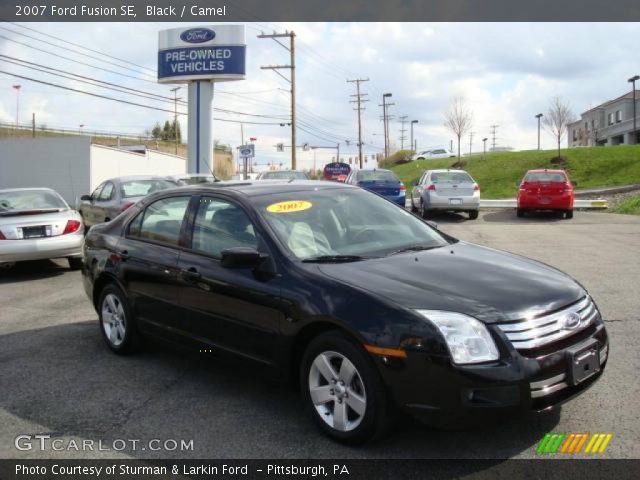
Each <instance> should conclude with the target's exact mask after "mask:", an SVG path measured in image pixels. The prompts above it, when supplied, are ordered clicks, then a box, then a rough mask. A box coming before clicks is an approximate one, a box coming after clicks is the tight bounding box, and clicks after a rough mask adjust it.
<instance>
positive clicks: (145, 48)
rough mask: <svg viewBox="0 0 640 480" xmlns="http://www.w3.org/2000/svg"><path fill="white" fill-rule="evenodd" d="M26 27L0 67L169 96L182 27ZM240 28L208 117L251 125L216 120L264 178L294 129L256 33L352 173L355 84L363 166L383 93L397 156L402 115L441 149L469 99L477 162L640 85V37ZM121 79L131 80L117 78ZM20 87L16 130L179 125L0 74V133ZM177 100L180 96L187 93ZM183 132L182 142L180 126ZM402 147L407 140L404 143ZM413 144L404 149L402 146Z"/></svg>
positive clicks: (467, 29) (309, 118) (526, 145)
mask: <svg viewBox="0 0 640 480" xmlns="http://www.w3.org/2000/svg"><path fill="white" fill-rule="evenodd" d="M22 25H23V27H28V28H29V29H33V30H28V29H25V28H23V27H21V26H19V25H14V24H10V23H0V55H5V56H9V57H13V58H19V59H22V60H27V61H30V62H34V63H38V64H42V65H46V66H50V67H55V68H58V69H60V70H65V71H69V72H73V73H75V74H80V75H84V76H86V77H91V78H96V79H100V80H103V81H107V82H112V83H114V84H117V85H123V86H126V87H129V88H132V89H137V90H140V91H143V92H150V93H153V94H158V95H162V96H167V97H168V96H170V95H171V93H170V91H169V90H170V88H171V87H172V85H160V84H158V83H157V82H156V80H155V73H154V72H155V69H156V62H157V48H158V45H157V43H158V31H159V30H162V29H165V28H173V27H178V26H186V25H189V24H171V23H163V24H161V23H135V24H133V23H131V24H127V23H73V24H70V23H30V24H22ZM245 26H246V38H247V75H246V79H245V80H240V81H234V82H224V83H219V84H217V85H216V87H215V96H214V107H215V108H221V109H226V110H234V111H236V112H242V113H245V114H250V115H240V114H237V113H222V112H215V116H216V117H219V118H224V119H226V120H231V121H232V122H231V121H227V122H223V121H214V123H213V130H214V132H213V136H214V138H215V139H218V140H219V141H220V142H221V143H223V144H228V145H231V146H232V147H233V148H234V149H235V147H236V146H238V145H240V143H241V128H240V123H237V122H241V121H244V122H246V123H245V124H244V136H245V139H246V138H249V137H255V138H257V140H256V142H255V145H256V161H257V163H258V164H267V163H269V162H274V163H280V162H282V163H283V164H284V165H288V164H289V161H290V153H289V152H287V151H285V152H284V153H278V152H277V151H276V146H275V145H276V144H277V143H284V144H286V145H289V144H290V129H289V128H288V127H281V126H280V125H279V123H280V122H287V121H288V115H289V108H290V107H289V105H290V104H289V93H288V89H289V84H288V83H287V82H286V81H285V80H284V79H282V78H280V77H279V76H278V75H277V74H275V73H274V72H273V71H270V70H262V69H261V68H260V67H261V66H263V65H274V64H286V63H288V60H289V57H288V55H289V54H288V52H287V51H286V50H285V49H284V48H282V47H281V46H280V45H278V44H277V43H276V42H274V41H273V40H271V39H258V38H257V35H258V34H260V33H261V32H265V33H272V32H273V31H277V32H281V31H284V30H293V31H295V33H296V65H297V68H296V75H297V77H296V78H297V104H298V109H297V113H298V118H299V121H300V124H299V126H300V128H299V129H298V144H304V143H308V144H310V145H312V146H319V147H335V145H336V143H338V142H340V144H341V145H340V151H341V156H342V158H343V159H347V160H348V158H349V157H355V155H356V151H357V149H356V146H355V144H356V142H357V115H356V112H355V111H354V110H353V107H354V105H353V104H352V103H349V101H350V100H352V99H353V97H350V95H352V94H354V93H355V85H354V84H353V83H348V82H347V79H354V78H368V79H369V81H368V82H364V83H362V91H363V92H365V93H367V94H368V96H367V97H365V98H366V99H368V100H369V101H368V102H366V103H365V104H364V106H365V107H366V110H365V111H364V112H363V132H364V133H363V142H364V143H365V147H364V153H365V155H367V156H370V155H373V154H376V153H381V152H382V149H383V145H384V140H383V136H382V133H383V126H382V121H381V115H382V108H381V107H380V106H379V105H380V104H381V100H382V94H383V93H386V92H389V93H392V95H393V96H392V99H391V101H392V102H393V103H394V104H395V105H393V106H392V107H390V114H391V115H393V118H392V120H391V121H390V136H391V144H392V148H399V147H400V146H401V145H400V139H399V137H400V128H401V125H400V123H399V118H400V117H401V116H405V115H406V116H407V119H408V120H418V123H417V124H415V127H414V135H415V138H416V140H417V143H418V149H426V148H431V147H442V146H448V145H449V142H450V140H451V139H453V138H454V136H453V134H452V133H451V132H450V131H448V130H447V129H446V127H445V126H444V113H445V111H446V110H447V109H448V107H449V106H450V104H451V102H452V101H453V99H454V98H455V97H463V98H464V99H465V102H466V104H467V105H468V107H469V109H470V110H471V111H472V112H473V118H474V120H473V128H472V131H473V133H474V135H473V143H472V145H471V146H472V149H473V151H474V152H478V151H482V138H485V137H489V139H490V140H489V141H488V142H487V144H488V145H487V146H488V147H489V146H490V143H491V141H492V140H491V125H498V127H497V135H496V137H497V139H496V145H497V146H498V147H511V148H514V149H517V150H526V149H532V148H536V146H537V123H536V122H537V121H536V119H535V118H534V116H535V114H537V113H544V112H546V110H547V108H548V105H549V102H550V100H551V98H552V97H554V96H560V97H561V98H563V99H564V100H566V101H567V102H568V103H569V105H570V106H571V109H572V111H573V112H574V114H575V116H576V118H577V117H578V116H579V114H580V113H581V112H584V111H586V110H588V109H589V108H591V107H593V106H596V105H598V104H600V103H602V102H604V101H606V100H609V99H612V98H615V97H617V96H620V95H622V94H624V93H626V92H627V91H629V90H630V86H629V84H628V82H627V79H628V78H629V77H631V76H633V75H635V74H639V73H640V64H639V63H640V62H638V58H639V57H638V56H637V54H634V53H633V52H634V51H635V50H634V45H635V46H637V39H638V35H639V34H640V24H637V23H615V24H613V23H611V24H605V23H280V24H274V23H269V22H250V23H245ZM34 30H35V31H34ZM43 34H48V35H52V36H54V37H58V38H60V39H63V40H66V41H68V42H73V43H75V44H77V45H82V46H85V47H87V48H91V49H93V50H95V51H97V52H100V53H95V52H90V51H88V50H84V49H82V48H80V47H77V46H72V45H70V44H66V43H63V42H60V41H59V40H56V39H54V38H51V37H47V36H44V35H43ZM25 35H28V36H29V37H33V38H29V37H27V36H25ZM8 39H10V40H8ZM36 39H40V40H44V41H45V42H49V43H44V42H41V41H38V40H36ZM16 42H20V43H16ZM31 47H35V48H31ZM61 47H64V48H68V49H71V50H73V51H69V50H65V49H64V48H61ZM36 48H37V49H40V50H36ZM42 50H45V51H46V52H45V51H42ZM81 54H84V55H81ZM103 54H107V55H109V56H105V55H103ZM87 55H88V56H87ZM61 56H63V57H68V58H69V59H64V58H61ZM90 57H94V58H90ZM112 57H115V58H116V59H117V60H116V59H114V58H112ZM634 59H635V60H634ZM122 60H126V61H127V62H131V63H126V64H125V63H123V62H122ZM78 62H84V63H86V64H90V65H83V64H80V63H78ZM109 62H110V63H109ZM132 64H135V65H136V66H133V65H132ZM122 65H124V66H126V67H128V68H130V69H132V70H129V69H124V68H121V66H122ZM95 67H100V68H101V69H98V68H95ZM106 70H108V71H106ZM0 71H3V72H11V73H16V74H19V75H23V76H27V77H31V78H36V79H38V80H43V81H48V82H50V83H55V84H59V85H64V86H68V87H72V88H76V89H80V90H85V91H91V92H94V93H99V94H102V95H106V96H111V97H116V98H119V99H123V100H128V101H132V102H136V103H143V104H145V105H149V106H155V107H158V108H161V109H168V110H171V111H172V110H173V102H170V101H156V100H150V99H148V98H140V97H135V96H130V95H127V94H124V93H120V92H114V91H110V90H105V89H102V88H99V87H97V86H89V85H86V84H83V83H80V82H78V81H76V80H72V79H66V78H59V77H56V76H52V75H49V74H46V73H43V72H40V71H35V70H32V69H29V68H25V67H23V66H18V65H15V64H12V63H8V62H7V58H6V57H0ZM15 84H21V85H22V88H21V90H20V109H19V119H20V122H21V123H23V122H30V121H31V115H32V113H35V116H36V124H37V125H47V126H49V127H59V128H68V129H73V130H77V129H78V128H79V125H80V124H83V125H85V127H84V130H85V131H92V130H100V131H112V132H119V133H130V134H135V135H138V134H142V133H143V132H144V131H145V130H150V129H151V128H152V127H153V125H154V124H155V123H156V122H160V123H164V121H166V120H171V119H172V118H173V116H172V114H171V113H169V112H164V111H157V110H152V109H147V108H142V107H137V106H131V105H125V104H121V103H116V102H112V101H109V100H104V99H100V98H95V97H90V96H87V95H83V94H80V93H71V92H67V91H64V90H61V89H58V88H55V87H52V86H47V85H42V84H38V83H34V82H31V81H28V80H24V79H17V78H14V77H11V76H9V75H6V74H4V73H0V122H8V123H12V122H15V121H16V91H15V90H14V89H13V88H12V85H15ZM180 94H183V95H184V96H186V89H184V90H182V92H180V93H179V95H180ZM181 109H182V110H185V109H186V107H181ZM180 121H181V127H182V131H183V135H184V139H185V141H186V131H187V121H186V117H181V119H180ZM250 122H255V123H250ZM256 123H262V124H256ZM264 123H268V124H267V125H265V124H264ZM274 123H275V124H274ZM407 128H408V126H407ZM305 130H306V131H305ZM406 135H407V137H409V132H407V134H406ZM408 142H409V140H408V139H407V140H406V142H405V146H406V145H407V144H408ZM454 143H455V142H454ZM462 143H463V148H462V152H463V153H467V152H468V151H469V136H466V137H465V138H463V140H462ZM542 147H543V148H553V147H554V139H553V137H552V135H551V134H550V133H548V132H545V131H544V130H543V133H542ZM314 155H315V157H316V158H315V163H316V166H317V167H318V168H320V167H321V166H322V165H324V164H325V163H327V162H329V161H331V160H332V157H333V156H335V150H333V149H318V150H315V151H312V150H310V151H307V152H303V151H299V153H298V162H299V168H311V167H312V166H313V164H314Z"/></svg>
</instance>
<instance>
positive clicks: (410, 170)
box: [392, 145, 640, 198]
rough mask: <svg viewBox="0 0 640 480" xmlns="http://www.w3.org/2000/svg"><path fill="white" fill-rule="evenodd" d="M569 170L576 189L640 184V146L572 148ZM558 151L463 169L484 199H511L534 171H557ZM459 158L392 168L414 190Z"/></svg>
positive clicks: (495, 157)
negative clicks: (430, 174) (526, 175)
mask: <svg viewBox="0 0 640 480" xmlns="http://www.w3.org/2000/svg"><path fill="white" fill-rule="evenodd" d="M561 155H562V157H564V158H565V159H566V169H567V170H568V172H569V176H570V177H571V180H573V181H575V182H576V183H577V188H579V189H582V188H596V187H610V186H615V185H629V184H633V183H640V145H621V146H616V147H594V148H570V149H564V150H562V151H561ZM555 156H557V150H542V151H537V150H530V151H524V152H497V153H487V155H486V157H485V158H482V155H477V156H473V157H469V158H465V157H463V159H462V160H463V161H465V162H466V166H465V167H464V169H465V170H467V171H468V172H469V173H470V174H471V175H472V176H473V178H475V180H476V181H477V182H478V183H479V184H480V190H481V192H482V196H483V197H484V198H509V197H511V198H512V197H514V196H515V194H516V184H517V183H518V182H520V180H521V179H522V177H523V176H524V173H525V172H526V171H527V170H529V169H532V168H558V166H557V165H553V164H552V163H551V159H552V158H553V157H555ZM456 161H457V159H456V158H450V159H443V160H420V161H417V162H411V163H406V164H403V165H397V166H395V167H392V170H394V171H395V172H396V174H397V175H398V176H399V177H400V179H401V180H402V181H403V182H404V183H405V185H407V187H408V189H410V188H411V185H413V182H415V181H416V180H418V178H419V177H420V175H422V172H424V171H425V170H427V169H433V168H447V167H451V166H452V165H453V164H454V163H456Z"/></svg>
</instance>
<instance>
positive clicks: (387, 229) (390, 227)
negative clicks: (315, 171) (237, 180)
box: [253, 188, 448, 261]
mask: <svg viewBox="0 0 640 480" xmlns="http://www.w3.org/2000/svg"><path fill="white" fill-rule="evenodd" d="M253 201H254V204H255V206H256V209H257V211H258V212H259V213H260V215H261V216H262V217H264V219H265V220H266V222H267V223H268V224H269V225H270V226H271V227H272V229H273V230H274V232H275V234H276V236H277V237H278V239H279V240H280V242H281V243H282V244H283V245H285V246H286V247H287V248H288V249H289V250H290V251H291V252H292V253H293V254H294V255H295V256H296V257H297V258H299V259H302V260H306V261H310V260H311V261H312V260H314V259H318V258H329V259H332V258H335V259H336V261H340V260H339V258H340V257H342V258H348V259H353V260H357V259H363V258H370V257H380V256H386V255H390V254H393V253H397V252H399V251H401V250H405V249H412V250H420V249H429V248H437V247H442V246H444V245H447V244H448V241H447V240H446V239H445V238H444V237H443V236H442V235H440V234H439V233H438V231H437V230H435V229H433V228H431V227H430V226H428V225H427V224H426V223H424V222H423V221H422V220H420V219H418V218H417V217H415V216H414V215H412V214H411V213H409V212H407V211H406V210H404V209H402V208H400V207H398V206H396V205H394V204H392V203H391V202H388V201H387V200H384V199H383V198H381V197H379V196H378V195H375V194H373V193H370V192H368V191H366V190H361V189H355V188H348V189H347V188H335V189H334V188H327V189H320V190H305V191H298V192H291V193H278V194H269V195H260V196H256V197H253Z"/></svg>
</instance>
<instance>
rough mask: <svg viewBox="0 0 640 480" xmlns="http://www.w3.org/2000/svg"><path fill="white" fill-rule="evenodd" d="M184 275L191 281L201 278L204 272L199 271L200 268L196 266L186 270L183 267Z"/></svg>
mask: <svg viewBox="0 0 640 480" xmlns="http://www.w3.org/2000/svg"><path fill="white" fill-rule="evenodd" d="M182 275H183V276H184V278H186V279H187V280H190V281H195V280H199V279H200V278H201V277H202V274H201V273H200V272H198V269H197V268H196V267H191V268H188V269H186V270H184V269H183V270H182Z"/></svg>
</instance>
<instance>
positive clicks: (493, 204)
mask: <svg viewBox="0 0 640 480" xmlns="http://www.w3.org/2000/svg"><path fill="white" fill-rule="evenodd" d="M405 206H406V207H407V208H410V207H411V200H409V199H407V202H406V204H405ZM516 207H517V201H516V199H515V198H504V199H498V200H490V199H480V208H483V209H484V208H487V209H490V208H516ZM573 208H589V209H605V208H607V201H606V200H580V199H575V200H574V201H573Z"/></svg>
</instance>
